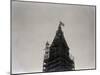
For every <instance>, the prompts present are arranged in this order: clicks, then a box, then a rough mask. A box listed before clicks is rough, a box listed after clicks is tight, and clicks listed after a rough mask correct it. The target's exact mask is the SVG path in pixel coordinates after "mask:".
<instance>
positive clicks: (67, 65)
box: [43, 21, 75, 72]
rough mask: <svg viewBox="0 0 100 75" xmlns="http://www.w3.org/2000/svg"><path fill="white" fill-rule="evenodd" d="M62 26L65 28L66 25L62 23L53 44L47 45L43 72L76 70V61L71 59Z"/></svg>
mask: <svg viewBox="0 0 100 75" xmlns="http://www.w3.org/2000/svg"><path fill="white" fill-rule="evenodd" d="M62 26H64V23H62V22H61V21H60V23H59V26H58V30H57V31H56V35H55V38H54V40H53V42H52V44H51V45H50V44H49V43H48V42H47V43H46V48H45V55H44V62H43V72H57V71H71V70H75V65H74V61H73V59H71V57H70V53H69V47H68V45H67V42H66V40H65V38H64V34H63V31H62Z"/></svg>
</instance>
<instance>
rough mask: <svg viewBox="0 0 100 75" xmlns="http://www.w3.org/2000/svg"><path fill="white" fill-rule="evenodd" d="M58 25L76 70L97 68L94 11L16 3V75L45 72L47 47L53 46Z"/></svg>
mask: <svg viewBox="0 0 100 75" xmlns="http://www.w3.org/2000/svg"><path fill="white" fill-rule="evenodd" d="M59 21H62V22H63V23H64V24H65V26H64V27H63V28H62V30H63V32H64V36H65V39H66V41H67V43H68V46H69V48H70V53H71V54H72V55H73V56H74V61H75V68H76V69H78V70H79V69H91V68H95V46H94V45H95V7H93V6H91V7H90V6H77V5H60V4H48V3H34V2H16V1H13V2H12V71H13V73H23V72H24V73H26V72H41V71H42V66H43V53H44V51H43V49H44V48H45V43H46V41H47V40H48V41H49V42H50V44H51V43H52V40H53V39H54V36H55V33H56V30H57V28H58V24H59Z"/></svg>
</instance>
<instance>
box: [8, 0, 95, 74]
mask: <svg viewBox="0 0 100 75" xmlns="http://www.w3.org/2000/svg"><path fill="white" fill-rule="evenodd" d="M12 1H16V2H32V3H46V4H59V5H76V6H89V7H94V8H95V26H94V29H95V31H94V32H95V36H94V37H95V39H94V40H95V68H90V69H79V70H74V71H86V70H96V69H97V67H96V64H97V59H96V54H97V51H96V48H97V46H96V38H97V37H96V36H97V35H96V5H85V4H71V3H56V2H41V1H20V0H10V74H11V75H19V74H36V73H54V72H29V73H15V74H13V73H12ZM58 72H70V71H58Z"/></svg>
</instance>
